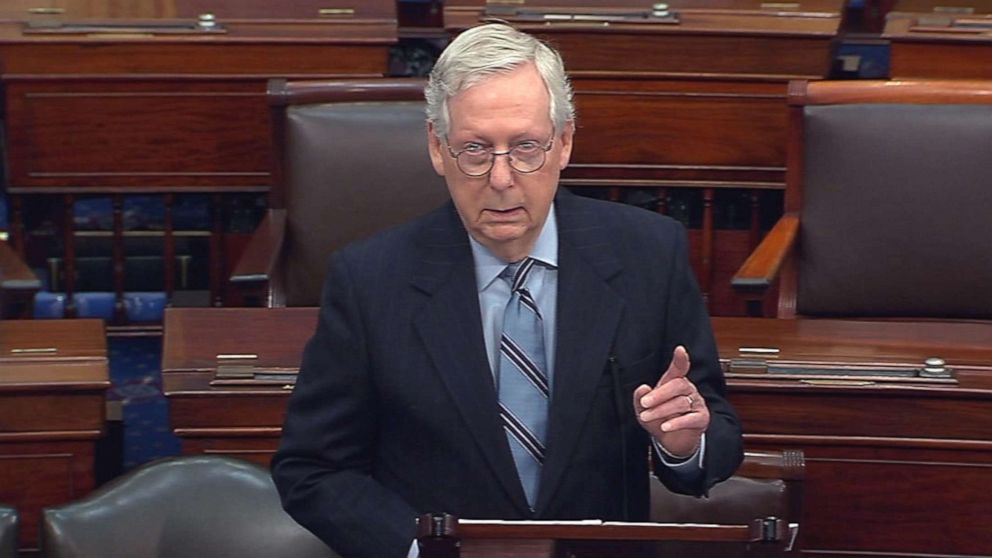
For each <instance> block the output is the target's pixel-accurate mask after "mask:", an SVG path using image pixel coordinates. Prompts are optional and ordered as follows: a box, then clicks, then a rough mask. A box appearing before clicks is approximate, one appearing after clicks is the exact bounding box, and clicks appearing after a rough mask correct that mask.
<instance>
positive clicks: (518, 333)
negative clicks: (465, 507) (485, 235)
mask: <svg viewBox="0 0 992 558" xmlns="http://www.w3.org/2000/svg"><path fill="white" fill-rule="evenodd" d="M533 267H534V260H533V259H531V258H527V259H525V260H523V261H522V262H519V263H516V264H511V265H509V266H507V268H506V270H504V271H503V273H502V274H501V275H500V277H501V278H503V279H504V280H506V281H510V287H511V295H510V302H509V303H508V304H507V306H506V312H505V314H504V316H503V334H502V337H501V339H500V359H499V378H498V383H499V388H498V391H499V404H500V417H501V418H502V421H503V428H504V429H505V430H506V435H507V439H508V440H509V442H510V450H511V451H512V453H513V460H514V462H515V463H516V465H517V473H518V474H519V476H520V482H521V484H522V485H523V488H524V493H525V494H526V495H527V502H528V503H529V504H530V506H531V509H533V508H534V503H535V501H536V499H537V490H538V483H539V482H540V478H541V466H542V465H543V464H544V444H545V440H546V435H547V425H548V395H549V383H548V373H547V365H546V363H545V357H544V330H543V326H542V323H541V313H540V311H539V310H538V308H537V304H536V303H535V302H534V299H533V297H531V294H530V291H528V290H527V287H526V286H525V285H526V282H527V277H528V275H529V273H530V271H531V269H533Z"/></svg>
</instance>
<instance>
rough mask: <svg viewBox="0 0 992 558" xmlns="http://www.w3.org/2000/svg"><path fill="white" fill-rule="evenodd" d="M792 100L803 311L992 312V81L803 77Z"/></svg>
mask: <svg viewBox="0 0 992 558" xmlns="http://www.w3.org/2000/svg"><path fill="white" fill-rule="evenodd" d="M790 104H792V105H793V110H794V111H795V115H794V124H795V125H797V127H798V129H799V130H800V134H799V137H801V139H802V143H801V147H800V148H799V149H801V150H798V151H796V153H795V155H796V156H798V157H801V160H799V161H796V162H795V164H794V161H793V159H790V165H793V166H795V167H796V169H795V170H796V172H797V173H799V175H800V177H801V181H802V185H801V225H800V227H801V228H800V234H799V252H798V256H799V257H798V261H797V266H798V268H797V269H798V291H797V294H796V303H797V311H798V313H799V314H802V315H808V316H857V317H908V318H954V319H992V289H990V288H989V286H990V285H992V187H990V185H992V178H990V177H992V81H989V82H957V83H956V82H918V83H914V82H882V83H878V82H875V83H872V82H867V83H866V82H861V83H842V84H833V83H809V84H806V83H804V82H803V83H795V84H793V87H792V90H791V94H790ZM791 170H794V169H790V171H791ZM790 194H791V195H792V197H793V198H794V199H792V200H787V205H789V203H790V201H791V203H792V204H798V203H799V202H800V200H799V199H798V197H797V196H798V194H797V193H796V192H790Z"/></svg>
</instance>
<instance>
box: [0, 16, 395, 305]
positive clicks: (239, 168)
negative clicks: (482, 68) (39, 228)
mask: <svg viewBox="0 0 992 558" xmlns="http://www.w3.org/2000/svg"><path fill="white" fill-rule="evenodd" d="M56 4H57V5H62V7H61V8H55V10H56V15H48V16H45V15H32V16H29V17H25V16H24V15H23V14H25V13H27V6H23V5H21V6H13V7H9V8H7V9H5V10H3V11H0V83H2V85H3V94H4V97H3V108H2V113H3V114H4V119H3V124H4V127H5V133H6V139H7V141H6V148H7V153H6V171H7V175H8V181H7V188H6V190H7V192H8V193H9V194H10V198H11V216H10V220H11V226H10V232H11V244H12V245H13V246H14V248H15V250H16V251H17V253H18V254H19V255H20V256H21V258H25V257H28V259H29V260H30V261H29V263H30V264H31V265H32V267H37V268H43V267H45V257H46V255H48V254H47V253H49V252H53V251H54V248H52V247H51V245H52V244H54V243H56V242H57V241H58V240H61V243H62V245H63V246H64V247H65V252H64V261H63V262H62V267H63V269H64V273H63V275H64V280H63V281H62V282H60V285H63V286H64V288H63V289H61V290H64V291H65V292H66V294H67V300H66V316H67V317H73V316H74V315H75V312H76V306H75V304H74V302H73V294H74V291H75V288H74V282H75V276H76V273H75V260H76V234H75V231H74V220H73V215H72V206H73V203H74V202H75V200H76V196H79V195H87V194H103V195H108V196H110V197H111V199H112V200H113V214H114V220H113V240H112V242H113V248H112V252H113V253H112V254H107V255H108V256H112V258H113V261H114V262H115V266H114V268H113V269H114V271H113V274H114V275H113V285H114V291H116V294H117V305H116V307H115V311H116V313H115V322H116V323H119V324H120V323H124V322H125V321H126V320H125V312H124V304H123V299H122V296H123V291H124V284H125V283H124V269H125V266H124V263H123V259H124V254H125V246H124V218H123V213H124V207H123V195H124V194H128V193H130V194H149V195H151V194H154V195H157V196H159V198H160V199H161V201H162V205H163V206H164V208H165V209H164V217H163V222H162V225H161V230H157V231H152V232H150V233H149V234H152V235H156V236H160V237H161V238H162V243H163V252H162V254H163V264H162V265H163V272H162V273H163V279H164V289H163V290H164V291H165V292H166V294H167V295H168V296H170V297H171V296H172V294H173V291H174V290H175V288H176V287H175V285H174V283H175V282H176V281H175V277H176V268H177V267H179V266H178V265H177V263H176V262H177V258H176V244H177V243H176V241H175V238H174V232H176V231H174V230H173V215H172V211H173V208H174V207H175V206H180V207H181V205H180V204H179V203H178V202H177V200H176V195H177V194H194V193H195V194H209V195H210V207H209V210H208V211H209V215H210V216H209V221H210V225H209V226H208V227H206V228H205V229H204V230H197V231H183V232H185V233H190V232H195V233H199V234H201V235H203V234H204V233H206V234H207V235H209V263H204V264H199V265H209V270H210V271H209V291H210V301H209V302H210V303H211V304H214V305H219V304H221V303H222V302H223V298H224V296H223V295H224V292H223V286H224V284H225V282H226V278H227V276H228V275H229V274H230V269H229V267H228V266H227V264H228V262H231V261H235V260H236V258H237V256H238V255H239V253H240V248H241V245H240V244H238V243H237V240H236V239H233V238H231V237H229V236H228V235H227V234H226V233H227V232H228V231H226V230H225V227H226V225H225V223H227V222H228V221H229V217H230V216H229V215H226V214H225V213H230V212H231V211H233V210H232V209H230V206H231V205H232V202H231V199H232V197H231V196H230V195H228V194H236V193H241V194H245V193H264V192H266V191H267V190H268V188H269V185H270V181H271V178H270V172H271V167H272V165H271V160H270V159H271V153H272V149H273V148H272V145H271V142H270V138H271V137H272V133H271V131H270V123H269V111H268V107H267V105H266V101H265V91H266V83H267V81H268V79H270V78H287V79H290V78H305V77H311V78H336V77H373V78H374V77H378V76H382V75H383V74H384V73H385V72H386V71H387V68H388V59H389V54H388V53H389V48H390V47H391V46H392V45H393V44H395V43H396V41H397V24H396V7H395V2H394V0H374V1H373V0H367V1H363V2H353V3H351V4H352V5H353V6H354V7H353V8H351V9H352V11H353V13H351V14H347V13H344V14H328V13H327V10H328V9H331V8H327V7H326V6H325V5H324V4H322V3H319V2H316V1H314V0H291V1H287V2H280V3H277V4H273V3H266V2H259V1H245V2H226V3H225V2H221V3H219V4H221V5H219V6H215V5H209V6H208V4H209V3H204V2H198V1H193V2H185V1H179V0H175V1H173V0H165V1H162V2H154V3H150V2H145V3H141V2H129V3H120V2H106V1H86V2H83V1H75V0H73V1H69V2H65V3H56ZM214 4H217V3H214ZM205 11H213V15H214V16H216V20H215V24H216V29H215V30H203V29H201V28H199V27H198V26H197V19H196V16H197V14H199V13H202V12H205ZM15 13H16V14H17V16H16V18H15V17H14V14H15ZM4 16H7V19H4ZM42 23H44V24H45V25H48V27H45V26H39V25H40V24H42ZM32 25H33V26H32ZM101 25H102V26H103V27H100V26H101ZM84 26H89V27H84ZM53 194H54V196H52V195H53ZM44 195H47V196H48V197H47V198H43V197H42V196H44ZM225 195H227V196H226V197H225ZM39 199H43V200H44V203H46V204H47V207H48V208H50V209H49V210H48V213H46V214H45V215H44V216H45V217H47V218H49V219H50V220H51V221H52V222H54V223H57V227H56V230H55V231H54V234H49V235H47V236H46V235H43V234H39V235H38V236H37V237H35V243H34V245H31V243H30V240H31V238H25V237H26V236H28V233H30V232H31V231H29V230H25V227H26V226H29V225H30V224H31V223H26V221H27V220H28V216H30V215H32V214H36V213H38V211H37V207H38V206H35V210H34V211H29V210H28V208H27V207H25V206H27V204H28V203H30V202H31V200H39ZM53 209H54V211H53ZM38 219H39V217H38V216H35V220H38ZM232 236H233V235H232ZM59 237H61V238H59ZM60 251H61V250H60ZM228 252H234V253H233V254H232V253H228ZM108 290H109V289H108Z"/></svg>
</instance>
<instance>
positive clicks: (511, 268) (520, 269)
mask: <svg viewBox="0 0 992 558" xmlns="http://www.w3.org/2000/svg"><path fill="white" fill-rule="evenodd" d="M535 261H536V260H534V258H524V259H523V260H521V261H519V262H516V263H512V264H510V265H508V266H506V268H505V269H504V270H503V273H501V274H500V277H502V278H503V279H506V280H507V281H508V282H509V283H510V292H514V293H515V292H517V291H519V290H520V289H522V288H523V286H524V284H526V283H527V277H528V275H529V274H530V270H531V269H532V268H533V267H534V263H535Z"/></svg>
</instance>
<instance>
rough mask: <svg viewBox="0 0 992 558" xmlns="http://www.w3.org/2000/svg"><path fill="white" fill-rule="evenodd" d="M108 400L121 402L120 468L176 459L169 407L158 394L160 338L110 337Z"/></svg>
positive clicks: (176, 446)
mask: <svg viewBox="0 0 992 558" xmlns="http://www.w3.org/2000/svg"><path fill="white" fill-rule="evenodd" d="M107 346H108V348H109V350H110V383H111V389H110V395H109V399H111V400H119V401H122V402H123V408H124V413H123V421H124V448H123V454H124V455H123V461H124V462H123V468H124V470H125V471H126V470H129V469H132V468H134V467H136V466H138V465H141V464H142V463H146V462H148V461H152V460H154V459H158V458H160V457H167V456H172V455H179V453H180V450H181V448H180V442H179V439H178V438H176V437H175V436H174V435H173V434H172V429H171V427H170V426H169V404H168V401H166V399H165V395H164V394H163V393H162V372H161V369H160V367H161V362H162V338H161V337H111V338H108V339H107Z"/></svg>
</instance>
